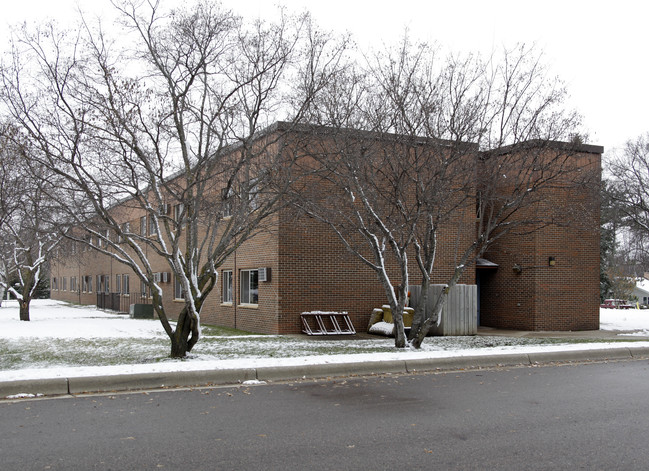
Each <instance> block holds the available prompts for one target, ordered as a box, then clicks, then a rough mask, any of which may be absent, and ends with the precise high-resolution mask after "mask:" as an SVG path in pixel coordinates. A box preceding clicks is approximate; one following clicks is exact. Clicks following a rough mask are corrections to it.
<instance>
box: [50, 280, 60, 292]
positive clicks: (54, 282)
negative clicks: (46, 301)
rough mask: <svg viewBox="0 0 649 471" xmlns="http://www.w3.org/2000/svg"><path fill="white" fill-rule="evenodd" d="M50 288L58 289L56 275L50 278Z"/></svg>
mask: <svg viewBox="0 0 649 471" xmlns="http://www.w3.org/2000/svg"><path fill="white" fill-rule="evenodd" d="M52 289H53V290H54V291H56V290H58V289H59V284H58V282H57V281H56V277H54V278H52Z"/></svg>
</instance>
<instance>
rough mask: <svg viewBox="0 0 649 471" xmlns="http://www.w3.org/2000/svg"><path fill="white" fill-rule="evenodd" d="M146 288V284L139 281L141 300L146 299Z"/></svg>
mask: <svg viewBox="0 0 649 471" xmlns="http://www.w3.org/2000/svg"><path fill="white" fill-rule="evenodd" d="M148 288H149V287H148V286H147V285H146V283H145V282H144V281H142V280H140V295H141V296H142V297H143V298H146V297H147V293H148Z"/></svg>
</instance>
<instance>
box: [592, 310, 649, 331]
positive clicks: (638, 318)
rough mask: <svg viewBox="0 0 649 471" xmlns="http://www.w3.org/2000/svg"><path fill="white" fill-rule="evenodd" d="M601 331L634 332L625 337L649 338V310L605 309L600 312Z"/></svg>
mask: <svg viewBox="0 0 649 471" xmlns="http://www.w3.org/2000/svg"><path fill="white" fill-rule="evenodd" d="M599 328H600V329H601V330H613V331H632V332H628V333H627V332H624V333H620V334H619V335H623V336H629V335H632V336H645V335H646V336H649V309H605V308H602V309H600V311H599Z"/></svg>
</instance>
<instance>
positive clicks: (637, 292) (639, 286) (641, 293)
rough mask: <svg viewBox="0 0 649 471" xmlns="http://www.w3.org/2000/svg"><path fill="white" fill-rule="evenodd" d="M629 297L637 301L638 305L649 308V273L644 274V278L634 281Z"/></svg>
mask: <svg viewBox="0 0 649 471" xmlns="http://www.w3.org/2000/svg"><path fill="white" fill-rule="evenodd" d="M631 296H632V298H634V299H637V300H638V302H639V303H640V304H643V305H645V306H649V273H645V274H644V277H642V278H639V279H638V280H636V283H635V287H634V288H633V291H632V292H631Z"/></svg>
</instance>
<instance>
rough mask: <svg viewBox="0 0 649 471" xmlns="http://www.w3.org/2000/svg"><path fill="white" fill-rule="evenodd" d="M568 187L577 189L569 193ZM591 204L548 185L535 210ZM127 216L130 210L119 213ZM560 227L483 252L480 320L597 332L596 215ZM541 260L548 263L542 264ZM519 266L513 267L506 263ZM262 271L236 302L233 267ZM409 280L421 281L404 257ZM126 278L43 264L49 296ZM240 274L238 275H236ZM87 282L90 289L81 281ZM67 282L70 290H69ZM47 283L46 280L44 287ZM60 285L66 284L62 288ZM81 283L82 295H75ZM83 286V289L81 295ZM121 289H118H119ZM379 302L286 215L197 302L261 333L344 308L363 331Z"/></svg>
mask: <svg viewBox="0 0 649 471" xmlns="http://www.w3.org/2000/svg"><path fill="white" fill-rule="evenodd" d="M584 148H587V151H585V152H583V153H581V154H579V158H580V159H582V160H583V164H584V165H585V166H592V167H594V168H596V169H597V170H599V165H600V162H599V159H600V154H601V151H602V149H601V148H599V147H595V146H584ZM575 191H577V190H575ZM584 202H586V203H595V205H596V206H598V205H597V204H596V203H597V198H596V196H595V195H593V193H592V191H591V190H587V189H583V190H579V192H577V193H575V192H573V193H571V194H567V192H566V191H563V192H561V191H559V190H557V191H553V192H552V193H549V194H548V195H547V198H546V200H545V204H544V205H541V206H538V207H537V208H536V211H539V212H547V213H548V214H550V213H552V211H554V210H555V209H556V208H558V207H562V208H564V209H565V208H566V207H570V205H573V204H577V203H580V204H582V203H584ZM128 214H130V213H128ZM139 217H140V215H139V214H137V213H132V214H130V215H129V217H128V218H125V219H128V220H129V224H131V227H137V225H139ZM580 222H581V224H574V225H570V226H566V227H556V226H551V227H548V228H545V229H543V230H541V231H538V232H535V233H532V234H530V235H527V236H513V235H510V236H507V237H505V238H502V239H500V240H499V241H498V243H497V244H495V245H494V246H493V247H492V248H491V249H490V250H489V252H488V254H486V256H485V257H486V258H488V259H489V260H490V261H492V262H495V263H496V264H498V268H497V269H489V270H484V269H481V268H478V269H477V272H478V274H479V281H480V297H481V298H480V301H481V307H480V320H481V324H482V325H487V326H494V327H500V328H515V329H525V330H583V329H597V328H598V324H599V310H598V306H599V284H598V283H599V281H598V280H599V232H598V227H599V212H598V210H597V211H593V212H592V213H591V218H590V219H588V220H582V221H580ZM475 224H476V222H475V213H474V212H473V209H471V210H464V211H462V212H461V213H459V214H458V218H457V220H456V221H454V222H453V224H450V225H449V226H448V227H445V229H444V230H443V231H441V234H440V237H439V249H438V252H437V253H438V256H437V263H436V266H435V270H434V282H437V283H443V282H445V281H446V280H448V278H449V277H450V275H451V274H452V271H453V269H454V268H455V266H456V263H457V256H458V255H457V247H458V246H459V247H464V246H466V242H467V241H470V240H471V238H472V237H473V234H474V232H475ZM550 257H553V259H554V261H555V262H554V265H550V264H549V259H550ZM165 263H166V262H165V261H164V260H162V259H161V260H159V261H155V263H154V270H156V271H160V272H168V271H169V268H168V267H165ZM515 265H516V266H518V267H522V269H521V270H519V271H515V270H514V266H515ZM259 268H266V269H267V273H268V275H269V280H268V281H259V283H258V301H257V302H256V303H248V302H242V297H241V296H242V290H241V284H242V283H241V282H242V272H245V271H246V270H257V269H259ZM410 268H411V270H410V273H411V280H410V282H411V284H418V283H419V282H420V279H419V277H418V276H417V273H418V269H417V267H416V265H415V264H414V257H411V267H410ZM224 272H231V273H232V279H233V290H232V300H231V302H230V301H229V300H226V301H228V302H224V299H223V282H224V279H227V278H226V277H224V276H223V274H224ZM118 275H119V279H120V281H121V283H122V285H123V280H124V277H123V275H128V277H129V284H130V286H129V288H130V295H129V296H128V297H126V296H123V295H122V298H125V301H126V304H128V302H129V300H131V301H136V300H137V299H138V297H137V295H139V293H140V281H139V279H138V278H137V277H136V276H135V274H134V273H132V272H130V270H129V269H127V268H125V267H124V266H123V265H121V264H119V263H118V262H116V261H115V260H112V259H111V258H110V257H108V256H105V255H101V254H99V253H97V252H95V251H92V250H89V251H88V250H86V251H83V250H82V249H81V248H79V251H78V252H77V253H72V252H71V251H69V250H68V252H67V253H66V255H65V256H62V257H60V258H59V259H58V260H54V261H53V262H52V277H53V278H56V285H57V287H58V289H53V290H52V298H54V299H61V300H65V301H70V302H76V303H81V304H95V303H96V301H97V294H96V293H97V281H98V280H100V288H101V289H102V290H104V289H105V281H103V280H105V279H106V278H108V279H109V280H110V287H109V290H110V291H111V292H114V291H115V288H116V283H117V277H118ZM243 276H246V274H244V275H243ZM83 277H89V278H90V279H91V280H92V289H91V290H90V289H89V287H88V286H87V285H84V284H83V283H82V281H83ZM73 278H76V289H75V287H74V286H71V282H72V279H73ZM460 282H461V283H466V284H474V283H476V269H475V267H468V268H467V270H466V272H465V274H464V276H463V277H462V279H461V280H460ZM53 284H54V283H53ZM160 286H161V287H162V288H163V292H164V296H163V303H164V304H165V308H166V309H167V310H168V312H169V314H170V316H171V317H173V316H174V315H177V314H178V312H180V309H181V308H182V306H183V302H182V300H174V281H173V279H172V277H171V278H169V279H167V281H166V282H165V281H162V280H161V282H160ZM64 288H65V289H64ZM84 288H85V291H84ZM88 291H90V292H88ZM121 291H122V292H123V286H122V289H121ZM385 303H386V296H385V293H384V291H383V288H382V286H381V284H380V283H379V281H378V278H377V275H376V274H375V273H374V272H373V271H372V270H371V269H370V268H368V267H367V266H365V265H363V264H362V263H361V262H360V261H359V260H358V259H357V258H355V257H354V256H353V255H352V254H350V253H349V252H348V251H347V250H346V249H345V248H344V246H343V244H342V243H341V241H340V240H339V239H338V238H337V236H336V235H335V234H334V233H333V232H332V231H331V229H329V228H328V227H327V226H326V225H325V224H323V223H320V222H317V221H315V220H314V219H310V218H307V217H304V216H302V217H300V218H297V219H296V218H295V217H294V215H293V214H292V213H289V212H288V211H280V212H279V213H278V214H277V215H276V216H275V224H273V226H272V229H268V230H267V231H265V232H262V233H260V234H258V235H257V236H255V237H254V238H253V239H251V240H249V241H247V242H246V243H244V244H243V245H242V246H241V247H240V248H239V249H238V250H237V251H236V252H235V253H234V254H233V255H232V256H231V257H230V258H229V259H228V260H227V262H226V263H225V264H224V265H223V266H221V267H220V268H219V281H218V284H217V286H216V287H215V288H214V290H213V291H212V293H211V294H210V298H209V299H208V300H207V302H206V303H205V304H204V306H203V309H202V312H201V317H202V322H203V323H205V324H214V325H222V326H228V327H235V328H237V329H241V330H245V331H251V332H263V333H299V332H300V331H301V325H300V313H301V312H305V311H314V310H321V311H325V310H326V311H347V312H349V314H350V316H351V318H352V321H353V323H354V325H355V327H356V329H357V330H359V331H363V330H365V328H366V326H367V323H368V320H369V317H370V314H371V312H372V309H373V308H375V307H379V306H380V305H382V304H385Z"/></svg>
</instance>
